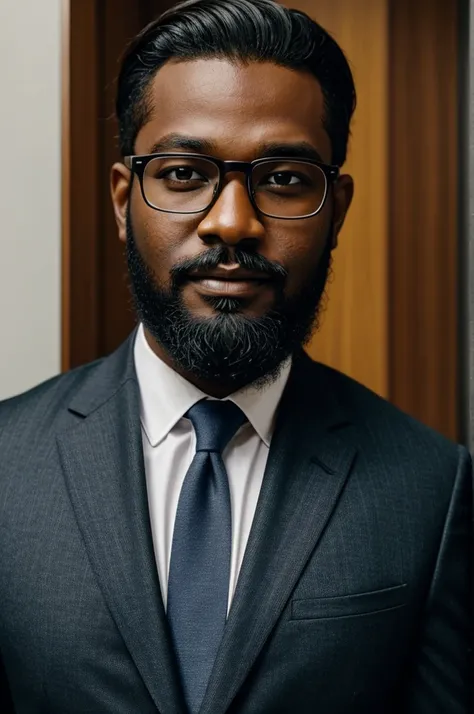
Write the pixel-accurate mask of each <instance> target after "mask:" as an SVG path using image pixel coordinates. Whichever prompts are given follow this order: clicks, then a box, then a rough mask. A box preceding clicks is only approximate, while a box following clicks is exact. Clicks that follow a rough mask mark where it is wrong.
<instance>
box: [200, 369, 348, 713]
mask: <svg viewBox="0 0 474 714" xmlns="http://www.w3.org/2000/svg"><path fill="white" fill-rule="evenodd" d="M312 367H313V369H311V376H309V378H308V374H307V373H308V366H307V365H305V359H304V358H303V360H302V363H301V365H299V364H298V366H296V368H295V369H294V370H293V376H292V379H291V380H290V383H289V385H288V387H287V390H286V393H285V396H284V399H283V401H282V405H281V408H280V415H279V420H278V423H277V427H276V430H275V434H274V437H273V440H272V445H271V449H270V454H269V459H268V463H267V468H266V471H265V476H264V480H263V484H262V489H261V493H260V497H259V501H258V504H257V509H256V513H255V517H254V522H253V525H252V530H251V533H250V536H249V541H248V544H247V549H246V552H245V557H244V561H243V563H242V568H241V571H240V576H239V581H238V584H237V588H236V592H235V596H234V600H233V603H232V608H231V611H230V613H229V619H228V621H227V625H226V629H225V632H224V636H223V640H222V643H221V647H220V649H219V652H218V655H217V659H216V664H215V667H214V670H213V673H212V675H211V679H210V682H209V686H208V689H207V692H206V695H205V698H204V701H203V705H202V708H201V712H200V714H223V713H224V712H225V711H226V710H227V709H228V707H229V705H230V703H231V701H232V699H233V698H234V696H235V695H236V693H237V691H238V689H239V688H240V686H241V685H242V683H243V682H244V680H245V678H246V676H247V675H248V673H249V671H250V669H251V667H252V666H253V664H254V662H255V660H256V658H257V656H258V655H259V653H260V652H261V650H262V647H263V646H264V644H265V641H266V639H267V638H268V636H269V634H270V632H271V630H272V628H273V627H274V625H275V624H276V622H277V620H278V618H279V617H280V615H281V613H282V610H283V609H284V607H285V605H286V603H287V601H288V599H289V597H290V596H291V593H292V591H293V589H294V587H295V586H296V584H297V581H298V579H299V577H300V576H301V573H302V571H303V569H304V567H305V565H306V563H307V561H308V559H309V557H310V556H311V554H312V553H313V551H314V549H315V547H316V546H317V544H318V541H319V539H320V536H321V534H322V532H323V530H324V528H325V527H326V525H327V523H328V521H329V519H330V517H331V514H332V512H333V510H334V508H335V506H336V503H337V500H338V497H339V495H340V493H341V491H342V489H343V487H344V484H345V482H346V479H347V477H348V474H349V472H350V468H351V464H352V462H353V460H354V456H355V453H356V449H355V448H354V447H353V446H351V445H350V441H349V443H348V440H347V439H344V440H343V439H342V438H341V437H340V435H339V431H340V429H339V430H337V429H336V426H339V427H341V426H342V425H343V424H344V422H345V419H344V416H343V414H342V412H341V410H340V409H339V407H338V405H337V404H336V402H335V400H334V397H333V396H332V395H331V394H330V393H329V392H328V390H326V389H325V388H322V389H320V390H314V387H313V389H312V388H311V387H312V386H313V385H314V382H315V379H314V374H315V371H316V366H314V365H312ZM319 386H321V387H323V385H319Z"/></svg>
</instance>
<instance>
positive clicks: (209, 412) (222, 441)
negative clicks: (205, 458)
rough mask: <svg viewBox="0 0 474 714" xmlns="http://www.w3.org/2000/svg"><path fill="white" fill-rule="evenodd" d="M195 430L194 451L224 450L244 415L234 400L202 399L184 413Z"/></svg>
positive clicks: (242, 421) (244, 419)
mask: <svg viewBox="0 0 474 714" xmlns="http://www.w3.org/2000/svg"><path fill="white" fill-rule="evenodd" d="M185 416H186V417H188V419H190V420H191V422H192V425H193V426H194V430H195V432H196V451H218V452H222V451H224V449H225V447H226V446H227V444H228V443H229V441H230V440H231V439H232V437H233V436H234V434H235V433H236V432H237V430H238V429H239V428H240V427H241V426H242V424H244V423H245V421H246V416H245V414H244V413H243V411H242V410H241V409H239V407H238V406H237V405H236V404H234V402H228V401H225V402H221V401H211V400H208V399H203V400H202V401H200V402H198V403H197V404H195V405H194V406H193V407H191V409H189V411H188V412H186V414H185Z"/></svg>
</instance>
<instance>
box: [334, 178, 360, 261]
mask: <svg viewBox="0 0 474 714" xmlns="http://www.w3.org/2000/svg"><path fill="white" fill-rule="evenodd" d="M353 195H354V181H353V179H352V176H349V175H348V174H343V175H342V176H339V178H338V179H337V181H336V183H335V184H334V198H333V201H334V221H333V232H332V237H331V249H332V250H334V248H337V239H338V236H339V231H340V230H341V228H342V226H343V225H344V221H345V219H346V215H347V211H348V210H349V206H350V205H351V203H352V197H353Z"/></svg>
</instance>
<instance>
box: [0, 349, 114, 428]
mask: <svg viewBox="0 0 474 714" xmlns="http://www.w3.org/2000/svg"><path fill="white" fill-rule="evenodd" d="M104 359H105V358H101V359H99V360H96V361H94V362H89V363H88V364H85V365H82V366H80V367H76V368H75V369H72V370H70V371H68V372H65V373H63V374H59V375H56V376H55V377H52V378H50V379H48V380H46V381H44V382H42V383H41V384H38V385H36V386H35V387H33V388H31V389H28V390H27V391H25V392H22V393H21V394H17V395H15V396H13V397H10V398H9V399H5V400H3V401H0V435H1V434H2V432H3V433H5V431H10V430H14V431H18V430H21V428H22V426H26V425H27V424H28V423H29V422H34V423H35V424H36V425H37V427H40V428H41V427H44V426H47V425H51V424H53V423H54V422H55V420H56V419H57V418H58V417H59V416H60V415H61V414H62V413H64V411H65V410H67V407H68V404H69V403H70V401H71V400H72V399H73V397H74V395H75V394H76V393H77V392H78V390H79V389H80V387H81V385H82V384H83V383H84V382H85V381H86V380H87V378H88V377H89V375H90V374H91V373H92V372H93V371H94V370H95V369H97V367H98V366H99V365H100V364H102V363H103V361H104Z"/></svg>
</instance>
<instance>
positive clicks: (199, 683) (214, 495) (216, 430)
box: [167, 400, 246, 714]
mask: <svg viewBox="0 0 474 714" xmlns="http://www.w3.org/2000/svg"><path fill="white" fill-rule="evenodd" d="M185 416H187V417H188V418H189V419H190V420H191V422H192V424H193V426H194V429H195V432H196V454H195V456H194V459H193V461H192V463H191V466H190V467H189V469H188V472H187V474H186V476H185V479H184V482H183V485H182V488H181V493H180V496H179V501H178V508H177V511H176V520H175V525H174V531H173V544H172V548H171V561H170V572H169V578H168V608H167V615H168V620H169V624H170V628H171V634H172V637H173V644H174V648H175V652H176V656H177V659H178V664H179V668H180V674H181V680H182V683H183V688H184V694H185V698H186V701H187V704H188V707H189V710H190V712H191V714H196V712H198V710H199V707H200V706H201V702H202V700H203V697H204V693H205V691H206V687H207V684H208V681H209V676H210V674H211V670H212V667H213V664H214V661H215V658H216V654H217V650H218V647H219V644H220V641H221V638H222V633H223V630H224V625H225V622H226V617H227V603H228V595H229V578H230V557H231V545H232V523H231V510H230V492H229V482H228V478H227V473H226V470H225V466H224V462H223V460H222V451H223V450H224V448H225V447H226V445H227V444H228V442H229V441H230V439H231V438H232V437H233V436H234V434H235V433H236V431H237V430H238V428H239V427H240V426H242V424H243V423H244V422H245V421H246V417H245V415H244V414H243V412H242V411H241V410H240V409H239V408H238V407H237V406H236V405H235V404H234V403H233V402H229V401H209V400H203V401H201V402H198V403H197V404H195V405H194V406H193V407H192V408H191V409H190V410H189V411H188V412H187V414H186V415H185Z"/></svg>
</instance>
